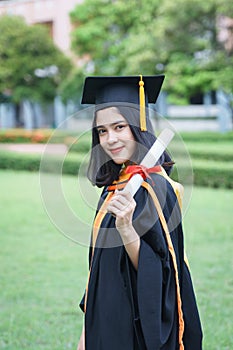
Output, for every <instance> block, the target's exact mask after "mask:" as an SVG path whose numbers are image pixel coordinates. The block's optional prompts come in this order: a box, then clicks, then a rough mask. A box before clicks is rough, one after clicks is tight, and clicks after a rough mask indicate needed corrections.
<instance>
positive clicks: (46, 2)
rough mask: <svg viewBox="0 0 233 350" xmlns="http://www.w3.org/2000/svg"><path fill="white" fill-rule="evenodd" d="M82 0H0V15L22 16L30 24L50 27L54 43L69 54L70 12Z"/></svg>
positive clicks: (70, 54)
mask: <svg viewBox="0 0 233 350" xmlns="http://www.w3.org/2000/svg"><path fill="white" fill-rule="evenodd" d="M81 2H82V0H3V1H1V0H0V15H3V14H11V15H18V16H22V17H23V18H24V19H25V21H26V22H27V23H28V24H42V25H45V26H46V27H48V29H49V33H50V35H51V37H52V39H53V41H54V43H55V44H56V45H57V46H58V47H59V48H60V49H61V50H62V51H63V52H64V53H65V54H66V55H68V56H70V57H71V56H72V53H71V50H70V42H71V40H70V33H71V29H72V24H71V22H70V18H69V13H70V12H71V11H72V10H73V9H74V7H75V5H77V4H79V3H81Z"/></svg>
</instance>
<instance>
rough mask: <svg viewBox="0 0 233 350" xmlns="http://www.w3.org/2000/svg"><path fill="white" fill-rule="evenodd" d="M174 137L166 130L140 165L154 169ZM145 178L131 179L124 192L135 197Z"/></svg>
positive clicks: (139, 176) (135, 176)
mask: <svg viewBox="0 0 233 350" xmlns="http://www.w3.org/2000/svg"><path fill="white" fill-rule="evenodd" d="M173 136H174V132H173V131H172V130H170V129H164V130H163V131H162V132H161V133H160V135H159V136H158V138H157V139H156V141H155V142H154V143H153V145H152V146H151V148H150V149H149V151H148V153H147V154H146V155H145V157H144V158H143V160H142V162H141V164H140V165H143V166H144V167H146V168H151V167H153V166H154V165H155V164H156V162H157V161H158V160H159V158H160V157H161V155H162V154H163V152H164V151H165V150H166V148H167V146H168V144H169V143H170V141H171V140H172V138H173ZM143 181H144V180H143V178H142V176H141V175H140V174H135V175H133V176H132V177H131V179H130V180H129V182H128V183H127V184H126V186H125V188H124V190H123V191H129V192H130V193H131V195H132V196H134V195H135V193H136V192H137V191H138V189H139V188H140V186H141V184H142V182H143Z"/></svg>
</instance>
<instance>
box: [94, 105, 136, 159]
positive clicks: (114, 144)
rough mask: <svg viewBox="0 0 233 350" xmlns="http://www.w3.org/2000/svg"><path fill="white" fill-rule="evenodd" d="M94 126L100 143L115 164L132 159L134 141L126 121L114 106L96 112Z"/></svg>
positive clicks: (134, 146) (134, 147)
mask: <svg viewBox="0 0 233 350" xmlns="http://www.w3.org/2000/svg"><path fill="white" fill-rule="evenodd" d="M96 128H97V132H98V135H99V142H100V145H101V146H102V148H103V150H104V151H105V152H106V153H107V154H108V155H109V157H110V158H112V160H113V161H114V162H115V163H116V164H123V163H125V162H127V161H129V160H131V159H132V155H133V154H134V152H135V149H136V141H135V139H134V136H133V134H132V132H131V130H130V127H129V124H128V122H127V121H126V120H125V118H124V117H123V116H122V115H121V114H120V113H119V111H118V110H117V108H116V107H110V108H106V109H102V110H100V111H98V112H97V114H96Z"/></svg>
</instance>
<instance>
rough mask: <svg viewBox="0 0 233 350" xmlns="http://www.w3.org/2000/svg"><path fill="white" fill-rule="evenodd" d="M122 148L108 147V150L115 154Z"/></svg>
mask: <svg viewBox="0 0 233 350" xmlns="http://www.w3.org/2000/svg"><path fill="white" fill-rule="evenodd" d="M122 149H123V147H117V148H113V149H110V150H109V152H110V153H112V154H117V153H119V152H121V150H122Z"/></svg>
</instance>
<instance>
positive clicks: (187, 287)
mask: <svg viewBox="0 0 233 350" xmlns="http://www.w3.org/2000/svg"><path fill="white" fill-rule="evenodd" d="M153 180H154V186H153V187H154V191H155V192H156V194H157V197H158V199H159V201H160V204H161V206H162V208H163V212H164V215H165V217H166V221H167V223H168V225H169V228H170V235H171V239H172V243H173V247H174V251H175V255H176V261H177V268H178V275H179V283H180V287H181V290H182V292H183V293H182V297H183V299H185V301H184V303H183V306H184V309H183V312H184V319H185V321H186V325H185V330H186V333H185V335H187V336H186V337H185V340H186V347H185V350H186V349H187V350H200V349H201V337H202V334H201V326H200V320H199V316H198V311H197V307H196V301H195V296H194V293H193V289H192V282H191V277H190V274H188V271H187V268H186V266H185V263H184V256H183V232H182V225H181V213H180V209H179V205H178V201H177V197H176V195H175V193H174V191H173V189H172V187H171V185H170V184H169V183H168V182H167V180H165V179H164V178H162V176H159V175H155V176H154V177H153ZM135 199H136V201H138V206H137V208H138V209H137V210H138V212H137V211H136V213H135V221H134V225H135V229H136V231H137V232H138V233H139V235H140V236H141V246H140V251H139V261H138V271H137V291H135V294H136V295H137V303H138V305H137V309H138V313H139V315H138V317H139V318H140V322H141V328H142V332H143V336H144V340H145V343H146V348H147V349H148V350H154V349H162V350H173V349H174V350H176V349H179V341H178V331H179V324H178V311H177V310H178V309H177V290H176V281H175V271H174V265H173V261H172V259H171V255H170V253H169V250H168V245H167V242H166V238H165V234H164V231H163V228H162V226H161V223H160V220H159V218H158V213H157V211H156V208H155V206H154V203H153V201H152V200H151V198H150V196H148V193H146V190H145V189H140V191H139V192H138V194H137V195H136V198H135ZM139 208H140V209H139ZM140 210H141V211H140ZM139 211H140V212H139ZM171 217H172V220H169V219H170V218H171ZM174 223H175V224H174ZM184 266H185V268H186V269H185V271H183V269H184ZM182 283H184V286H182ZM191 305H192V311H193V313H194V316H193V317H194V320H195V322H194V324H193V325H192V323H191V322H192V320H191V319H190V320H189V316H190V315H188V316H187V317H186V313H187V312H188V313H189V314H190V312H189V306H191ZM189 336H191V339H188V338H189ZM194 338H195V341H194V344H195V345H190V344H192V341H193V339H194Z"/></svg>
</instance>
